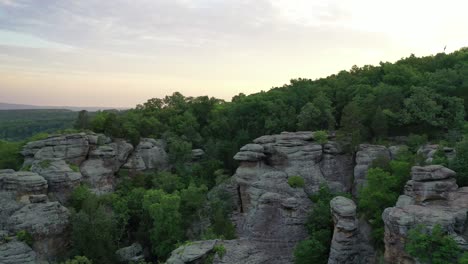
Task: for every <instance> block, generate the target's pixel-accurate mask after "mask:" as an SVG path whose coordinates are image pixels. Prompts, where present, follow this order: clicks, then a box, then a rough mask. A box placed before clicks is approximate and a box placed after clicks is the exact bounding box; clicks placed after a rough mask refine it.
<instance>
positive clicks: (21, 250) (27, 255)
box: [0, 241, 37, 264]
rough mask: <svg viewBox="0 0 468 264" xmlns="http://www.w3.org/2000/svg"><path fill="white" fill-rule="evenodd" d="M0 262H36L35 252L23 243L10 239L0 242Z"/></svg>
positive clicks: (3, 263) (9, 263) (15, 263)
mask: <svg viewBox="0 0 468 264" xmlns="http://www.w3.org/2000/svg"><path fill="white" fill-rule="evenodd" d="M0 263H2V264H36V263H37V259H36V253H35V252H34V251H33V250H32V249H31V248H30V247H29V246H28V245H26V244H25V243H23V242H20V241H11V242H8V243H3V244H2V243H1V242H0Z"/></svg>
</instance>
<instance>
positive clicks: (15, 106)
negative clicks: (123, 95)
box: [0, 102, 124, 112]
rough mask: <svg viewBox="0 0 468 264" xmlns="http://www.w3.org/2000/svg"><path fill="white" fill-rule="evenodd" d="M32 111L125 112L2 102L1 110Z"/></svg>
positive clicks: (103, 108) (84, 107)
mask: <svg viewBox="0 0 468 264" xmlns="http://www.w3.org/2000/svg"><path fill="white" fill-rule="evenodd" d="M25 109H26V110H32V109H66V110H71V111H81V110H87V111H90V112H94V111H99V110H110V109H118V110H123V109H124V108H115V107H97V106H96V107H86V106H39V105H24V104H10V103H2V102H0V110H25Z"/></svg>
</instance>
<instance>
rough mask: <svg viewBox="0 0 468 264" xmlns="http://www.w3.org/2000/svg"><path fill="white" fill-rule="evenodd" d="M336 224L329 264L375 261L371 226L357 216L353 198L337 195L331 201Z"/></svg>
mask: <svg viewBox="0 0 468 264" xmlns="http://www.w3.org/2000/svg"><path fill="white" fill-rule="evenodd" d="M330 210H331V214H332V217H333V223H334V225H335V228H334V231H333V238H332V241H331V245H330V256H329V259H328V263H329V264H354V263H375V259H376V258H375V250H374V248H373V247H372V246H371V245H372V243H371V238H370V235H369V227H368V226H367V225H366V223H365V221H360V220H359V219H358V218H357V213H356V204H355V203H354V201H353V200H351V199H348V198H345V197H341V196H337V197H335V198H333V199H332V200H331V201H330Z"/></svg>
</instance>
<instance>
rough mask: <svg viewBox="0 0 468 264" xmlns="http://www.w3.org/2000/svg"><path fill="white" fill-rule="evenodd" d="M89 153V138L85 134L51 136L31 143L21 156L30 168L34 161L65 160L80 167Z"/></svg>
mask: <svg viewBox="0 0 468 264" xmlns="http://www.w3.org/2000/svg"><path fill="white" fill-rule="evenodd" d="M88 151H89V138H88V136H87V135H86V134H85V133H79V134H69V135H59V136H50V137H49V138H47V139H44V140H38V141H33V142H29V143H28V144H26V146H25V147H24V149H23V151H22V152H21V154H23V156H24V158H25V162H24V165H25V166H28V165H31V164H32V163H33V161H34V160H48V159H63V160H66V161H68V162H70V163H73V164H77V165H79V164H80V163H81V162H83V161H84V160H85V159H86V156H87V154H88Z"/></svg>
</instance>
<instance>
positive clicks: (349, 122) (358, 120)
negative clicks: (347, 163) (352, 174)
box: [340, 102, 365, 150]
mask: <svg viewBox="0 0 468 264" xmlns="http://www.w3.org/2000/svg"><path fill="white" fill-rule="evenodd" d="M340 126H341V130H340V133H342V134H343V136H344V137H346V138H348V139H349V140H350V145H351V148H352V149H353V150H354V148H355V147H356V146H357V145H358V144H359V143H360V142H361V141H362V139H363V138H364V135H365V132H364V125H363V114H362V109H361V108H360V107H359V106H358V104H357V103H356V102H351V103H349V104H347V105H346V106H345V108H344V109H343V113H342V116H341V123H340Z"/></svg>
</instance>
